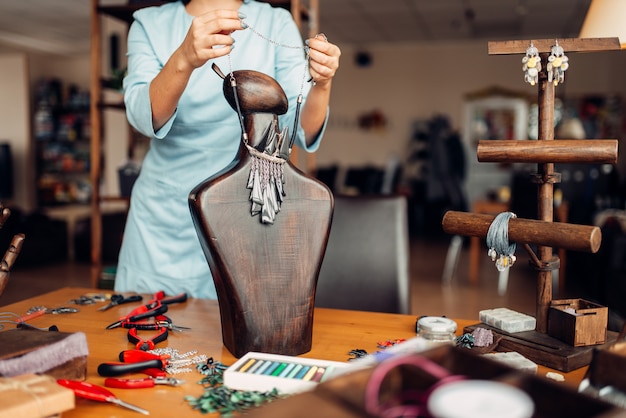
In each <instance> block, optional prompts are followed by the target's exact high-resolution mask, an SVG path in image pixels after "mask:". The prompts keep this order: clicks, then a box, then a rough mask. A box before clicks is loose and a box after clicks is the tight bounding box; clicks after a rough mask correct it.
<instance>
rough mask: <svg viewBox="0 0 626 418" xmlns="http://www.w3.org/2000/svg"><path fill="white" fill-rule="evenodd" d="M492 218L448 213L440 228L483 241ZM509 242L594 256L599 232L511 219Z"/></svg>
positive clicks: (599, 240) (596, 228)
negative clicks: (588, 253) (545, 246)
mask: <svg viewBox="0 0 626 418" xmlns="http://www.w3.org/2000/svg"><path fill="white" fill-rule="evenodd" d="M494 218H495V216H494V215H486V214H479V213H466V212H458V211H448V212H446V213H445V215H444V216H443V221H442V226H443V230H444V231H445V232H446V233H448V234H463V235H467V236H472V237H479V238H486V237H487V231H489V226H490V225H491V223H492V222H493V220H494ZM509 241H510V242H517V243H520V244H521V243H526V244H537V245H539V244H543V245H549V246H551V247H558V248H565V249H567V250H572V251H582V252H590V253H595V252H597V251H598V250H599V249H600V243H601V241H602V232H601V231H600V228H598V227H596V226H588V225H576V224H567V223H561V222H545V221H540V220H535V219H522V218H513V219H511V220H510V221H509Z"/></svg>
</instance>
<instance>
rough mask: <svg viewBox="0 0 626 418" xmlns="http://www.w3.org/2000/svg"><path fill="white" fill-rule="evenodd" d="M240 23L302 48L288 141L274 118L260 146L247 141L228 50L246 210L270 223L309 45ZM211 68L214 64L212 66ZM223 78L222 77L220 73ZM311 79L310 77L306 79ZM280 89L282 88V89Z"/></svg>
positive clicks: (299, 100) (278, 207) (281, 196)
mask: <svg viewBox="0 0 626 418" xmlns="http://www.w3.org/2000/svg"><path fill="white" fill-rule="evenodd" d="M241 26H242V27H243V28H244V29H248V30H250V31H251V32H252V33H254V34H255V35H256V36H258V37H259V38H261V39H263V40H264V41H266V42H268V43H270V44H272V45H275V46H277V47H280V48H288V49H302V50H303V51H304V52H305V56H306V58H305V67H304V71H303V75H302V82H301V84H300V92H299V94H298V97H297V100H296V111H295V117H294V123H293V131H292V133H291V138H290V139H289V142H286V140H287V136H288V128H287V127H285V128H283V130H282V131H280V132H279V127H278V122H277V119H276V118H275V119H274V120H273V121H272V123H271V124H270V126H269V127H268V128H267V129H266V131H265V138H264V141H262V142H261V145H263V146H262V147H261V149H257V148H255V147H253V146H251V145H250V144H249V143H248V139H249V138H248V134H247V132H246V129H245V123H244V115H243V112H242V110H241V105H240V101H239V95H238V92H237V80H236V78H235V72H234V71H233V65H232V59H231V55H230V53H229V54H228V64H229V82H230V86H231V88H232V91H233V99H234V104H235V110H236V112H237V116H238V118H239V124H240V126H241V138H242V142H243V144H244V145H245V146H246V148H247V149H248V153H249V154H250V158H251V161H250V174H249V176H248V181H247V184H246V188H248V189H250V198H249V199H250V201H251V202H252V203H251V209H250V214H251V215H252V216H256V215H260V220H261V223H263V224H273V223H274V220H275V218H276V214H277V213H278V212H280V210H281V205H282V202H283V200H284V197H285V196H286V194H285V190H284V187H283V185H284V183H285V181H284V164H285V163H286V162H287V161H288V160H289V157H290V155H291V149H292V148H293V145H294V142H295V139H296V136H297V131H298V125H299V122H300V108H301V105H302V100H303V91H304V83H305V80H306V73H307V68H308V65H309V60H310V57H309V48H308V46H307V45H302V46H296V45H287V44H283V43H281V42H277V41H275V40H273V39H271V38H269V37H267V36H265V35H263V34H261V33H260V32H258V31H257V30H255V29H254V28H252V27H251V26H250V25H249V24H248V23H247V22H245V21H244V20H243V19H241ZM214 68H215V67H214ZM222 78H224V79H225V77H222ZM309 81H312V80H309ZM283 92H284V91H283Z"/></svg>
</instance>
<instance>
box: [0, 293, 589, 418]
mask: <svg viewBox="0 0 626 418" xmlns="http://www.w3.org/2000/svg"><path fill="white" fill-rule="evenodd" d="M89 292H100V293H101V292H103V290H96V289H88V288H63V289H59V290H57V291H54V292H51V293H47V294H44V295H41V296H37V297H34V298H31V299H27V300H24V301H22V302H18V303H14V304H11V305H7V306H4V307H3V308H1V309H2V311H4V312H7V311H9V312H15V313H17V314H20V315H23V314H24V313H25V312H26V311H27V310H28V308H30V307H32V306H40V305H43V306H46V307H48V308H54V307H60V306H68V305H69V304H68V302H69V301H70V300H72V299H75V298H77V297H79V296H81V295H83V294H86V293H89ZM145 296H146V297H147V298H148V299H144V300H149V299H150V298H151V296H150V295H145ZM72 306H75V305H72ZM101 306H102V304H101V303H99V304H95V305H86V306H81V307H79V308H80V312H78V313H74V314H63V315H44V316H41V317H39V318H36V319H33V320H32V321H29V323H30V324H31V325H34V326H37V327H49V326H51V325H57V326H58V327H59V330H60V331H62V332H79V331H80V332H84V333H85V334H86V336H87V342H88V345H89V356H88V364H87V369H88V370H87V381H88V382H91V383H94V384H97V385H103V384H104V378H103V377H101V376H99V375H98V373H97V367H98V365H99V364H100V363H103V362H112V361H118V360H117V359H118V355H119V353H120V352H121V351H123V350H129V349H133V348H134V347H133V345H132V344H131V343H129V342H128V340H127V336H126V330H125V329H122V328H116V329H112V330H106V329H105V327H106V326H107V325H109V324H110V323H113V322H115V321H116V320H118V319H119V318H120V317H121V316H124V315H125V314H127V313H128V312H130V311H131V310H132V309H134V308H135V307H137V306H138V305H136V304H132V305H121V306H117V307H114V308H111V309H109V310H107V311H98V310H97V309H98V308H99V307H101ZM168 315H169V316H170V317H171V318H172V320H173V322H174V323H175V324H176V325H181V326H187V327H191V330H188V331H184V332H171V333H170V336H169V338H168V339H167V341H165V342H163V343H161V344H159V345H158V346H157V347H171V348H174V349H177V350H179V352H181V353H184V352H187V351H191V350H197V351H198V354H205V355H207V356H209V357H213V358H214V359H215V360H217V361H221V362H222V363H224V364H226V365H230V364H232V363H234V362H235V360H236V359H235V358H234V357H233V356H232V354H230V352H229V351H228V350H227V349H226V348H224V346H223V345H222V336H221V326H220V317H219V308H218V305H217V301H212V300H204V299H189V300H188V301H187V302H185V303H182V304H176V305H170V307H169V311H168ZM416 319H417V317H416V316H413V315H399V314H386V313H375V312H360V311H344V310H336V309H323V308H318V309H316V310H315V316H314V326H313V347H312V349H311V351H310V352H308V353H306V354H304V355H303V356H302V357H308V358H316V359H326V360H335V361H346V360H347V359H348V358H349V357H350V356H349V355H348V352H349V351H350V350H353V349H356V348H360V349H364V350H366V351H367V352H369V353H373V352H375V351H376V350H377V347H376V346H377V342H379V341H387V340H390V339H391V340H393V339H398V338H406V339H408V338H412V337H414V336H415V322H416ZM456 322H457V324H458V331H457V333H460V332H462V330H463V328H464V327H465V326H468V325H472V324H475V323H476V322H477V321H472V320H456ZM4 332H6V331H4ZM1 342H2V333H1V332H0V343H1ZM585 369H586V368H582V369H578V370H575V371H573V372H570V373H566V374H564V376H565V379H566V381H565V383H564V384H566V385H568V386H571V387H572V388H576V387H577V386H578V383H579V382H580V381H581V380H582V378H583V375H584V373H585ZM547 371H550V370H549V369H547V368H545V367H543V366H539V371H538V375H542V376H543V375H545V373H546V372H547ZM561 374H563V373H561ZM126 377H127V376H126ZM135 377H137V376H135ZM176 377H178V378H182V379H185V380H186V383H185V384H184V385H182V386H178V387H168V386H157V387H155V388H150V389H112V391H113V392H114V393H115V394H116V395H117V396H118V397H119V398H120V399H122V400H124V401H126V402H130V403H132V404H135V405H137V406H140V407H142V408H145V409H147V410H149V411H150V413H151V414H150V416H151V417H170V418H171V417H183V416H198V417H199V416H202V414H200V412H198V411H194V410H192V409H191V408H190V407H189V405H188V403H187V402H186V401H185V400H184V397H185V396H186V395H191V396H195V397H197V396H200V395H201V394H202V392H203V388H202V387H201V386H200V385H198V384H197V382H198V381H199V380H200V379H201V378H202V375H201V374H199V373H198V372H196V371H193V372H190V373H186V374H179V375H176ZM86 416H89V417H135V418H136V417H139V416H141V415H140V414H138V413H136V412H133V411H131V410H128V409H125V408H122V407H119V406H116V405H112V404H103V403H98V402H93V401H88V400H84V399H80V398H77V399H76V408H75V409H74V410H72V411H68V412H66V413H64V414H63V418H73V417H86Z"/></svg>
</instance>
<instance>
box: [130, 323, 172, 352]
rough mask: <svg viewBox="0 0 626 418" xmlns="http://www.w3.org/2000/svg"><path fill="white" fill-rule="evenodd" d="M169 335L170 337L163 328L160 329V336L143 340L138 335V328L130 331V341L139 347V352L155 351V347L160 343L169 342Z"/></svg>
mask: <svg viewBox="0 0 626 418" xmlns="http://www.w3.org/2000/svg"><path fill="white" fill-rule="evenodd" d="M167 335H168V332H167V328H165V327H161V328H160V329H159V332H158V334H156V335H154V336H153V337H151V338H149V339H147V340H144V339H143V338H141V337H139V336H138V335H137V328H131V329H129V330H128V341H130V342H131V343H133V344H135V347H137V350H143V351H148V350H153V349H154V346H155V345H156V344H158V343H160V342H161V341H165V340H167Z"/></svg>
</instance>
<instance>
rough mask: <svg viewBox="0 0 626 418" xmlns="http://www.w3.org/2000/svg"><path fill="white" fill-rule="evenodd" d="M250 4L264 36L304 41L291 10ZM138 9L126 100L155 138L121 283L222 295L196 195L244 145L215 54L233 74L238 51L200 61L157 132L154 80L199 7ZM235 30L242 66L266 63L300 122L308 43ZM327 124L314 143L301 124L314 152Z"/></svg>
mask: <svg viewBox="0 0 626 418" xmlns="http://www.w3.org/2000/svg"><path fill="white" fill-rule="evenodd" d="M240 12H241V13H243V14H244V15H245V16H246V19H245V20H246V23H248V24H249V25H250V27H251V28H253V29H254V30H255V31H257V32H258V33H260V34H262V35H263V36H265V37H267V38H269V39H271V40H273V41H276V42H277V43H279V44H282V45H289V46H296V45H302V44H303V43H302V38H301V35H300V32H299V31H298V28H297V27H296V25H295V23H294V22H293V19H292V17H291V15H290V14H289V12H288V11H287V10H284V9H279V8H273V7H271V6H269V5H268V4H267V3H259V2H256V1H245V2H244V3H243V5H242V6H241V8H240ZM134 17H135V21H134V22H133V24H132V25H131V27H130V30H129V34H128V76H127V77H126V79H125V80H124V89H125V96H124V100H125V104H126V109H127V116H128V120H129V121H130V123H131V125H132V126H134V127H135V128H136V129H137V130H138V131H139V132H141V133H142V134H144V135H146V136H148V137H151V138H152V139H151V142H150V150H149V151H148V153H147V155H146V156H145V159H144V162H143V165H142V168H141V174H140V176H139V178H138V179H137V181H136V182H135V185H134V187H133V191H132V196H131V204H130V211H129V214H128V220H127V222H126V228H125V231H124V239H123V242H122V248H121V251H120V254H119V260H118V266H117V275H116V278H115V290H116V291H118V292H128V291H134V292H140V293H155V292H157V291H159V290H163V291H165V293H166V294H168V295H175V294H179V293H182V292H187V293H188V294H189V296H192V297H197V298H210V299H216V298H217V295H216V292H215V286H214V284H213V280H212V276H211V272H210V270H209V266H208V262H207V260H206V258H205V256H204V253H203V251H202V249H201V246H200V241H199V238H198V235H197V233H196V230H195V228H194V226H193V223H192V219H191V212H190V210H189V204H188V196H189V192H190V191H191V190H192V189H193V188H194V187H195V186H196V185H198V184H199V183H201V182H202V181H203V180H205V179H207V178H208V177H210V176H212V175H213V174H215V173H216V172H218V171H220V170H221V169H223V168H224V167H225V166H226V165H228V164H229V163H230V162H231V161H232V160H233V158H234V157H235V155H236V152H237V149H238V147H239V143H240V138H241V128H240V125H239V122H238V119H237V115H236V113H235V111H234V110H233V109H232V108H231V107H230V106H229V105H228V103H227V102H226V99H225V98H224V95H223V92H222V83H223V80H222V79H221V78H220V77H219V76H218V75H217V74H216V73H215V72H214V71H213V70H212V68H211V65H212V63H213V62H215V63H216V64H217V65H218V66H219V67H220V68H221V70H222V72H223V73H224V74H228V73H229V72H230V70H231V64H230V62H229V58H228V57H220V58H218V59H216V60H212V61H209V62H207V63H206V64H205V65H204V66H203V67H201V68H198V69H196V70H195V71H194V73H193V74H192V76H191V79H190V80H189V84H188V85H187V88H186V89H185V92H184V94H183V96H182V97H181V99H180V101H179V103H178V107H177V110H176V112H175V113H174V115H173V116H172V117H171V119H170V120H169V121H168V122H167V123H166V124H165V126H163V127H162V128H161V129H159V130H158V131H157V132H155V131H154V129H153V126H152V114H151V107H150V98H149V94H148V88H149V85H150V82H151V80H152V79H153V78H154V77H155V76H156V75H157V74H158V72H159V71H160V70H161V68H162V67H163V65H164V64H165V63H166V61H167V60H168V59H169V57H170V56H171V55H172V53H173V52H174V50H175V49H176V48H178V46H179V45H180V44H181V43H182V41H183V39H184V37H185V35H186V34H187V30H188V28H189V26H190V25H191V22H192V19H193V17H192V16H190V15H189V14H188V13H187V12H186V10H185V8H184V6H183V4H182V3H181V2H174V3H166V4H164V5H162V6H159V7H148V8H144V9H141V10H139V11H137V12H136V13H135V15H134ZM232 36H233V38H234V39H235V41H236V42H235V45H236V46H235V48H234V49H233V51H232V53H231V61H232V70H256V71H261V72H263V73H265V74H268V75H270V76H272V77H274V78H275V79H276V80H277V81H278V82H279V84H280V85H281V86H282V88H283V89H284V90H285V92H286V94H287V97H288V99H289V103H290V106H289V112H288V113H287V114H286V115H284V116H282V117H281V118H280V123H281V126H288V127H289V130H290V131H291V130H292V129H293V128H292V127H293V121H294V113H295V103H296V98H297V96H298V94H299V93H300V90H301V86H302V80H303V77H305V78H304V79H305V83H304V95H305V97H306V94H307V92H308V90H309V88H310V84H309V83H307V82H306V81H307V80H308V79H309V77H310V76H309V73H308V69H307V68H308V67H307V65H306V61H305V57H304V52H303V50H302V49H292V48H285V47H280V46H277V45H276V44H274V43H271V42H268V41H267V40H264V39H262V38H261V37H259V36H257V35H256V34H255V33H253V32H252V31H251V30H250V29H246V30H241V31H236V32H235V33H233V35H232ZM305 71H306V75H304V73H305ZM322 134H323V129H322V133H320V135H319V137H318V138H317V139H316V141H315V142H314V143H313V144H312V145H311V146H309V147H306V146H305V144H304V133H303V131H302V129H301V128H300V129H299V135H298V139H297V141H298V144H299V145H300V147H301V148H304V149H306V150H307V151H309V152H313V151H315V150H316V149H317V148H318V146H319V140H320V138H321V136H322ZM241 187H245V185H242V186H241Z"/></svg>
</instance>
